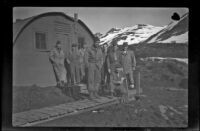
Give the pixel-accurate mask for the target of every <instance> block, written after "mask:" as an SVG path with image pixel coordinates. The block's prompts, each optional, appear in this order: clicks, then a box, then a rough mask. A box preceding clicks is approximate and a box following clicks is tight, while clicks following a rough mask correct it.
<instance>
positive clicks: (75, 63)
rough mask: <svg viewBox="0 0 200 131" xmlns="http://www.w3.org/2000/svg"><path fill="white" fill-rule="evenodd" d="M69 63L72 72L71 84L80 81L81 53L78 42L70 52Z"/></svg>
mask: <svg viewBox="0 0 200 131" xmlns="http://www.w3.org/2000/svg"><path fill="white" fill-rule="evenodd" d="M69 63H70V70H71V71H70V72H71V73H70V74H71V84H77V83H79V82H80V73H79V54H78V49H77V44H75V43H73V44H72V50H71V52H70V53H69Z"/></svg>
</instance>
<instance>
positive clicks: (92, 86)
mask: <svg viewBox="0 0 200 131" xmlns="http://www.w3.org/2000/svg"><path fill="white" fill-rule="evenodd" d="M99 42H100V41H99V39H98V38H96V40H95V43H94V45H92V46H91V47H90V48H87V50H86V52H85V63H86V67H87V75H88V79H87V87H88V92H89V95H90V99H95V98H98V97H99V95H98V91H99V86H100V82H101V68H102V65H103V56H102V51H101V49H100V48H99Z"/></svg>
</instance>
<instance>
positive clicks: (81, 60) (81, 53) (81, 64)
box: [79, 44, 85, 81]
mask: <svg viewBox="0 0 200 131" xmlns="http://www.w3.org/2000/svg"><path fill="white" fill-rule="evenodd" d="M84 46H85V44H83V45H81V46H80V47H79V72H80V81H83V80H84V77H85V63H84V55H85V47H84Z"/></svg>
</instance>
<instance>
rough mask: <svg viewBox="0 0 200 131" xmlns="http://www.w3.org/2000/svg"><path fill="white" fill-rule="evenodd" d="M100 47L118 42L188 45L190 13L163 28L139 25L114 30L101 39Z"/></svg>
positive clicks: (119, 43) (120, 43)
mask: <svg viewBox="0 0 200 131" xmlns="http://www.w3.org/2000/svg"><path fill="white" fill-rule="evenodd" d="M100 41H101V43H100V45H103V44H108V45H110V44H111V43H112V42H113V41H116V42H117V44H118V45H122V44H123V42H128V44H129V45H132V44H139V43H188V13H186V14H185V15H183V16H182V17H181V19H180V20H179V21H172V22H171V23H170V24H168V25H166V26H162V27H157V26H152V25H145V24H138V25H135V26H132V27H125V28H112V29H110V30H109V31H108V32H107V33H106V34H105V35H104V36H101V37H100Z"/></svg>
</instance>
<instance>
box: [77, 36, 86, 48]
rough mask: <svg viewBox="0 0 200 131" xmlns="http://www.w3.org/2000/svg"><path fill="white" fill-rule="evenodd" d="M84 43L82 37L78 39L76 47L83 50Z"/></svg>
mask: <svg viewBox="0 0 200 131" xmlns="http://www.w3.org/2000/svg"><path fill="white" fill-rule="evenodd" d="M84 43H85V39H84V37H78V46H79V47H81V48H83V45H84Z"/></svg>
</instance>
